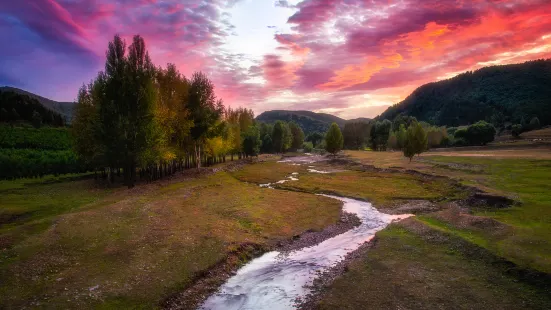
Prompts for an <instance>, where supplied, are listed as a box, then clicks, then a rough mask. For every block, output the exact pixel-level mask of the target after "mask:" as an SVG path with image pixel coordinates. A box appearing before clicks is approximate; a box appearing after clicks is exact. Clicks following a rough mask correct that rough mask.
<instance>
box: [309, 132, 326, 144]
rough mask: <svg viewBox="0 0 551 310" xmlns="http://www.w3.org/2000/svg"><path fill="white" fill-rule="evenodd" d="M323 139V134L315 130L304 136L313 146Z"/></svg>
mask: <svg viewBox="0 0 551 310" xmlns="http://www.w3.org/2000/svg"><path fill="white" fill-rule="evenodd" d="M323 139H324V136H323V134H321V133H319V132H317V131H315V132H312V133H310V134H309V135H308V137H306V141H309V142H312V145H313V146H314V147H317V146H318V143H320V142H321V141H323Z"/></svg>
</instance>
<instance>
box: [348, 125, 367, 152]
mask: <svg viewBox="0 0 551 310" xmlns="http://www.w3.org/2000/svg"><path fill="white" fill-rule="evenodd" d="M370 132H371V125H370V124H369V123H366V122H348V123H346V124H344V129H343V133H342V135H343V138H344V148H346V149H351V150H357V149H360V148H362V147H364V145H365V144H367V143H368V142H369V137H370Z"/></svg>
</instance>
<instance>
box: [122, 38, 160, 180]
mask: <svg viewBox="0 0 551 310" xmlns="http://www.w3.org/2000/svg"><path fill="white" fill-rule="evenodd" d="M155 74H156V71H155V66H154V65H153V63H152V62H151V59H150V58H149V53H148V52H147V50H146V47H145V41H144V39H143V38H142V37H141V36H139V35H136V36H134V38H133V42H132V44H131V45H130V47H129V48H128V57H127V59H126V66H125V79H124V83H123V85H124V86H125V87H124V88H125V92H124V101H123V102H122V103H123V106H122V109H121V112H122V113H121V114H122V115H119V117H120V118H121V119H123V122H122V126H121V127H122V130H123V132H122V134H123V139H124V140H123V141H124V142H125V145H124V148H125V149H124V154H123V159H124V179H125V181H126V183H127V185H128V187H133V186H134V182H135V179H136V167H137V165H138V164H140V163H141V164H143V163H144V155H146V154H147V153H148V151H149V150H150V149H151V148H153V147H154V146H155V145H156V144H157V139H159V138H160V132H159V130H158V127H157V125H158V124H157V122H155V113H154V109H155V103H156V100H157V89H156V88H155V85H154V80H155ZM125 84H126V85H125Z"/></svg>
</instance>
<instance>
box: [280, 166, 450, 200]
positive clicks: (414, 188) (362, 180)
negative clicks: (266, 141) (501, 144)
mask: <svg viewBox="0 0 551 310" xmlns="http://www.w3.org/2000/svg"><path fill="white" fill-rule="evenodd" d="M281 187H283V188H291V189H299V190H305V191H308V192H315V193H334V194H337V195H340V196H345V197H353V198H359V199H362V200H368V201H371V202H373V203H374V204H375V206H377V207H379V208H383V209H384V208H392V207H395V206H396V205H397V202H399V201H404V200H417V199H425V200H442V199H445V198H452V197H455V196H456V195H458V194H459V193H458V192H457V191H456V190H454V188H453V187H452V186H451V185H450V183H449V182H447V181H445V180H423V179H422V178H421V177H418V176H414V175H411V174H405V173H385V172H360V171H343V172H335V173H330V174H315V173H311V174H307V175H302V176H300V180H299V181H298V182H288V183H284V184H282V185H281Z"/></svg>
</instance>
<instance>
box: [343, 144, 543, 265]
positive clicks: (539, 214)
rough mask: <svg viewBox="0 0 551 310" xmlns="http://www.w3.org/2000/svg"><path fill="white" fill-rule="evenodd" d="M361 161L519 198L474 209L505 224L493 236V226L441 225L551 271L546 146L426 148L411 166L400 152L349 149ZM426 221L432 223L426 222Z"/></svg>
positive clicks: (512, 258)
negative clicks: (509, 204)
mask: <svg viewBox="0 0 551 310" xmlns="http://www.w3.org/2000/svg"><path fill="white" fill-rule="evenodd" d="M348 154H349V155H351V156H352V158H354V159H356V160H359V161H361V162H363V163H365V164H373V165H375V166H381V167H389V166H392V167H397V168H402V169H404V168H405V169H414V170H419V171H422V172H425V173H431V174H435V175H444V176H448V177H451V178H454V179H457V180H460V181H461V182H462V183H464V184H467V185H471V186H475V187H478V188H480V189H482V190H484V191H486V192H490V193H495V194H500V195H505V196H509V197H511V198H513V199H515V200H516V201H518V202H519V203H518V204H517V205H515V206H513V207H510V208H505V209H483V210H474V211H475V213H474V214H475V215H478V216H482V217H488V218H491V219H494V220H496V221H498V222H499V223H502V224H504V225H506V226H507V227H508V228H509V229H508V230H507V234H506V235H500V236H499V238H496V237H495V234H494V231H493V229H494V228H493V227H492V226H489V227H483V228H482V229H478V228H476V227H464V228H458V227H454V225H453V224H452V225H445V226H442V227H440V228H441V229H444V230H446V231H447V232H449V233H453V234H455V235H457V236H463V237H465V236H466V235H465V234H464V233H472V234H477V235H478V236H479V239H481V240H479V241H480V242H478V244H479V245H481V246H484V247H486V248H487V249H489V250H491V251H493V252H494V253H495V254H497V255H499V256H502V257H504V258H506V259H508V260H510V261H512V262H514V263H516V264H518V265H521V266H525V267H527V268H532V269H535V270H539V271H543V272H548V273H551V244H550V243H549V240H551V208H550V206H551V205H550V201H551V185H550V183H549V180H548V179H549V176H550V175H551V155H550V154H551V152H550V150H549V149H546V148H529V149H516V150H509V149H503V150H500V149H488V150H485V149H481V150H478V151H472V150H465V151H457V150H452V151H449V152H429V153H427V154H424V155H423V156H421V158H416V160H415V161H414V162H413V163H412V164H411V165H410V164H408V163H407V162H406V160H405V159H403V158H400V156H401V155H400V154H396V153H390V155H388V154H383V153H376V152H348ZM427 224H430V223H428V222H427Z"/></svg>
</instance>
